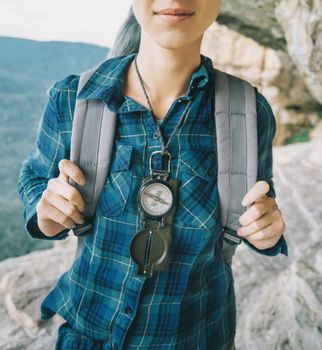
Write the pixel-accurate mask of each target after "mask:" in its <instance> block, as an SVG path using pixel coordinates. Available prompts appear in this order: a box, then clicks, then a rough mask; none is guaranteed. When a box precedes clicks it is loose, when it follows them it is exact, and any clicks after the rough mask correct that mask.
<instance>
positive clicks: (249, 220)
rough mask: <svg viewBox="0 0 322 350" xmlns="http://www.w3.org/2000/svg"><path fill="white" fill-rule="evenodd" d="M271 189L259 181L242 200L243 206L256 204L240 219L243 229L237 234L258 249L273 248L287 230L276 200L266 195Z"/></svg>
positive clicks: (267, 184) (264, 182)
mask: <svg viewBox="0 0 322 350" xmlns="http://www.w3.org/2000/svg"><path fill="white" fill-rule="evenodd" d="M269 188H270V187H269V183H268V182H266V181H257V182H256V184H255V185H254V186H253V187H252V188H251V189H250V191H249V192H247V193H246V195H245V196H244V198H243V200H242V204H243V206H247V205H249V204H251V203H254V202H255V203H254V204H253V205H252V206H251V207H250V208H249V209H248V210H247V211H246V212H245V213H244V214H243V215H241V216H240V217H239V222H240V224H241V225H242V227H240V228H239V229H238V231H237V234H238V235H239V236H241V237H244V238H245V239H246V240H247V241H249V242H250V243H251V244H252V245H254V246H255V247H256V248H258V249H266V248H270V247H273V246H274V245H275V244H276V243H277V242H278V240H279V239H280V237H281V236H282V234H283V232H284V230H285V222H284V220H283V217H282V214H281V211H280V209H278V207H277V205H276V201H275V199H274V198H272V197H268V196H267V195H266V193H267V192H268V191H269Z"/></svg>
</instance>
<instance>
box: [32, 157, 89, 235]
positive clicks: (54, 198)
mask: <svg viewBox="0 0 322 350" xmlns="http://www.w3.org/2000/svg"><path fill="white" fill-rule="evenodd" d="M58 167H59V171H60V174H59V176H58V177H57V178H52V179H50V180H49V181H48V183H47V188H46V189H45V191H44V192H43V194H42V196H41V199H40V200H39V202H38V203H37V206H36V211H37V221H38V226H39V229H40V230H41V231H42V232H43V233H44V234H45V235H46V236H48V237H53V236H55V235H56V234H58V233H59V232H61V231H63V230H64V229H66V228H69V229H72V228H73V227H75V223H78V224H82V223H83V222H84V218H83V215H82V214H81V212H83V211H84V209H85V202H84V200H83V198H82V196H81V194H80V192H79V191H78V189H77V188H76V187H74V186H72V185H71V184H70V183H69V178H71V179H72V180H74V181H75V182H77V183H78V184H80V185H85V177H84V174H83V173H82V171H81V170H80V168H79V167H78V166H77V165H76V164H75V163H73V162H72V161H71V160H69V159H62V160H61V161H60V162H59V164H58Z"/></svg>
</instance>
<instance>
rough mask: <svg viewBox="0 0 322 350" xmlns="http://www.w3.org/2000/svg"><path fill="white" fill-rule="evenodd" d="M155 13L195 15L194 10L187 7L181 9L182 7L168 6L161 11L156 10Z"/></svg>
mask: <svg viewBox="0 0 322 350" xmlns="http://www.w3.org/2000/svg"><path fill="white" fill-rule="evenodd" d="M154 14H156V15H172V16H189V15H193V14H194V12H193V11H189V10H186V9H181V8H177V9H173V8H168V9H163V10H160V11H154Z"/></svg>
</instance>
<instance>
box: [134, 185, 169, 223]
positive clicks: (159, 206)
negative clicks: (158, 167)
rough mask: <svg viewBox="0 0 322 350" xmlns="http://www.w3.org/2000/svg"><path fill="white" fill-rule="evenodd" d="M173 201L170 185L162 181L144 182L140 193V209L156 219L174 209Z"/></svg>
mask: <svg viewBox="0 0 322 350" xmlns="http://www.w3.org/2000/svg"><path fill="white" fill-rule="evenodd" d="M173 199H174V196H173V192H172V189H171V187H170V186H169V183H168V182H166V181H164V180H162V179H150V180H148V181H147V182H144V183H143V184H142V186H141V187H140V190H139V192H138V206H139V208H140V209H141V210H143V211H144V213H146V214H147V215H149V216H151V217H154V218H159V217H161V216H163V215H165V214H166V213H168V212H169V211H170V210H171V208H172V205H173Z"/></svg>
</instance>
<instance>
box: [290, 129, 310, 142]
mask: <svg viewBox="0 0 322 350" xmlns="http://www.w3.org/2000/svg"><path fill="white" fill-rule="evenodd" d="M311 129H312V128H311V127H306V128H304V129H301V130H299V131H298V132H296V133H295V134H294V135H292V136H291V137H289V138H288V139H287V140H286V144H290V143H297V142H308V141H310V135H309V131H310V130H311Z"/></svg>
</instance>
